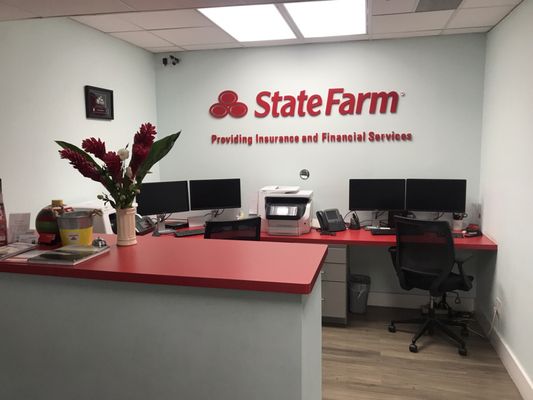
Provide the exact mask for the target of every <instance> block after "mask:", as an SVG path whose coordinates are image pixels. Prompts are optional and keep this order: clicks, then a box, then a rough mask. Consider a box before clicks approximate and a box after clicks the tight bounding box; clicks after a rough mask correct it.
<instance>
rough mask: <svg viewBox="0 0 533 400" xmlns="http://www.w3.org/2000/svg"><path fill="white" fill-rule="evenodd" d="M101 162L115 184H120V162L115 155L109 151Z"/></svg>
mask: <svg viewBox="0 0 533 400" xmlns="http://www.w3.org/2000/svg"><path fill="white" fill-rule="evenodd" d="M103 161H104V163H105V165H106V167H107V170H108V171H109V174H110V175H111V177H112V179H113V180H114V181H115V182H117V183H118V182H120V181H121V178H122V161H121V160H120V157H119V155H118V154H117V153H115V152H114V151H109V152H107V153H106V154H105V155H104V158H103Z"/></svg>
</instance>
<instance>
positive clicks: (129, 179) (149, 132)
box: [56, 123, 181, 209]
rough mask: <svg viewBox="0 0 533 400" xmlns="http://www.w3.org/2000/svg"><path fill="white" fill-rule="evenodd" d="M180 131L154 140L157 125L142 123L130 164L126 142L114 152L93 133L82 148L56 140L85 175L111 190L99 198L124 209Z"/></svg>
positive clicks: (63, 154) (169, 148)
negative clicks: (108, 149) (107, 148)
mask: <svg viewBox="0 0 533 400" xmlns="http://www.w3.org/2000/svg"><path fill="white" fill-rule="evenodd" d="M180 133H181V132H178V133H174V134H173V135H169V136H166V137H164V138H163V139H160V140H157V141H154V139H155V135H156V134H157V132H156V130H155V126H153V125H152V124H150V123H146V124H142V125H141V127H140V129H139V131H137V133H135V136H134V137H133V146H132V149H131V153H132V155H131V159H130V161H129V164H128V165H126V164H127V160H128V158H129V156H130V151H129V150H128V146H127V145H126V147H125V148H123V149H120V150H119V151H118V152H114V151H107V150H106V147H105V143H104V142H102V141H101V140H100V139H96V138H94V137H91V138H89V139H85V140H84V141H83V142H82V144H81V147H82V149H83V150H82V149H80V148H79V147H77V146H75V145H73V144H70V143H67V142H63V141H59V140H57V141H56V143H57V144H58V145H59V146H61V147H62V150H59V154H60V156H61V158H64V159H67V160H69V161H70V164H71V165H72V166H73V167H74V168H75V169H77V170H78V171H79V172H80V173H81V174H82V175H83V176H85V177H87V178H90V179H92V180H93V181H96V182H100V183H101V184H102V185H104V187H105V188H106V190H107V191H108V192H109V194H105V193H104V194H101V195H98V198H99V199H100V200H104V202H105V203H108V202H109V203H110V204H111V206H112V207H113V208H116V209H125V208H130V207H132V204H133V200H134V199H135V196H136V195H137V194H138V193H139V188H140V185H141V183H142V181H143V179H144V177H145V176H146V174H147V173H148V172H149V171H150V168H152V167H153V166H154V164H156V163H157V162H158V161H159V160H161V159H162V158H163V157H164V156H165V155H166V154H167V153H168V152H169V151H170V150H171V149H172V147H173V146H174V142H175V141H176V139H177V138H178V136H179V135H180ZM91 154H92V155H94V156H95V157H96V158H97V159H99V160H101V161H102V162H103V165H100V164H98V163H97V162H96V161H95V160H94V158H93V157H92V156H91Z"/></svg>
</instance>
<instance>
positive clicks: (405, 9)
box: [372, 0, 418, 15]
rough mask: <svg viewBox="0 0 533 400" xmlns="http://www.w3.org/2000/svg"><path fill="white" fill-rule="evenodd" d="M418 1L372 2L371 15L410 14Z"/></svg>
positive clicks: (375, 0)
mask: <svg viewBox="0 0 533 400" xmlns="http://www.w3.org/2000/svg"><path fill="white" fill-rule="evenodd" d="M417 3H418V0H374V1H373V2H372V15H385V14H403V13H412V12H414V11H415V9H416V5H417Z"/></svg>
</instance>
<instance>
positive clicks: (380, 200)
mask: <svg viewBox="0 0 533 400" xmlns="http://www.w3.org/2000/svg"><path fill="white" fill-rule="evenodd" d="M349 196H350V198H349V207H350V210H351V211H357V210H363V211H365V210H366V211H373V210H381V211H388V210H404V209H405V179H350V192H349Z"/></svg>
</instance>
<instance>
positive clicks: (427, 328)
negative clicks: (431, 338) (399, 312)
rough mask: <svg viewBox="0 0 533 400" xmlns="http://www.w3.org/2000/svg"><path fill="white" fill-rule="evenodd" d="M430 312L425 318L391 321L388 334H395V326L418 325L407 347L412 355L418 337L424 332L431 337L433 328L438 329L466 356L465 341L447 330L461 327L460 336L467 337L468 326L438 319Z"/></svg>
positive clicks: (415, 350) (416, 349)
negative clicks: (451, 327)
mask: <svg viewBox="0 0 533 400" xmlns="http://www.w3.org/2000/svg"><path fill="white" fill-rule="evenodd" d="M431 311H433V312H430V314H429V315H428V316H427V317H425V318H412V319H405V320H397V321H391V322H390V325H389V332H396V324H420V327H419V328H418V330H417V332H416V333H415V335H414V336H413V339H412V341H411V344H410V345H409V351H410V352H412V353H417V352H418V346H417V345H416V341H417V340H418V339H420V337H421V336H422V335H423V334H424V333H426V332H427V333H429V334H430V335H432V334H433V332H434V331H435V328H437V329H440V330H441V331H442V332H444V333H445V334H446V336H448V337H449V338H450V339H452V340H453V341H455V343H456V344H457V347H458V352H459V354H460V355H462V356H466V355H467V354H468V352H467V350H466V343H465V341H464V340H463V339H462V338H461V337H460V336H459V335H457V334H456V333H455V332H454V331H452V330H451V329H450V328H449V326H459V327H461V335H462V336H468V325H467V324H466V323H465V322H462V321H454V320H450V319H438V318H436V317H435V314H434V310H431Z"/></svg>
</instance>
